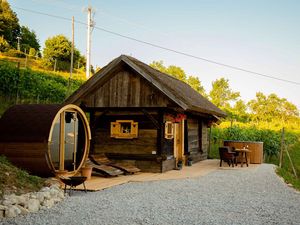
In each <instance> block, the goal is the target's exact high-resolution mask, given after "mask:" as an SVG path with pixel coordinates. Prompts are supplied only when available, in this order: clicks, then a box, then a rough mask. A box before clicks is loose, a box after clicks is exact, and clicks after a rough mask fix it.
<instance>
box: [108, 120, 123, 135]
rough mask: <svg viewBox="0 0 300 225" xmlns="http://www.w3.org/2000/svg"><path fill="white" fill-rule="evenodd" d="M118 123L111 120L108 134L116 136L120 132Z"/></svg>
mask: <svg viewBox="0 0 300 225" xmlns="http://www.w3.org/2000/svg"><path fill="white" fill-rule="evenodd" d="M120 129H121V126H120V123H118V122H111V123H110V136H111V137H117V136H118V135H119V134H120Z"/></svg>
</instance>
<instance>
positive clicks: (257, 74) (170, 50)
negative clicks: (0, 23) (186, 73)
mask: <svg viewBox="0 0 300 225" xmlns="http://www.w3.org/2000/svg"><path fill="white" fill-rule="evenodd" d="M15 8H16V9H20V10H23V11H27V12H31V13H35V14H39V15H45V16H49V17H53V18H57V19H62V20H66V21H71V19H69V18H66V17H63V16H57V15H52V14H48V13H43V12H38V11H35V10H31V9H25V8H20V7H15ZM75 22H76V23H78V24H81V25H87V23H84V22H81V21H78V20H75ZM94 29H97V30H101V31H103V32H106V33H110V34H113V35H115V36H119V37H122V38H125V39H128V40H132V41H135V42H139V43H142V44H145V45H149V46H152V47H155V48H159V49H163V50H165V51H169V52H173V53H176V54H179V55H184V56H187V57H190V58H194V59H198V60H201V61H205V62H208V63H212V64H215V65H219V66H223V67H227V68H230V69H234V70H239V71H242V72H246V73H251V74H253V75H256V76H260V77H266V78H269V79H273V80H278V81H283V82H287V83H291V84H296V85H300V82H296V81H292V80H287V79H283V78H280V77H276V76H271V75H267V74H264V73H259V72H255V71H252V70H248V69H243V68H241V67H237V66H232V65H229V64H225V63H221V62H217V61H214V60H211V59H206V58H203V57H199V56H195V55H192V54H189V53H185V52H181V51H178V50H174V49H171V48H167V47H164V46H161V45H157V44H153V43H151V42H147V41H143V40H140V39H137V38H134V37H130V36H127V35H124V34H120V33H118V32H115V31H111V30H107V29H105V28H102V27H97V26H94Z"/></svg>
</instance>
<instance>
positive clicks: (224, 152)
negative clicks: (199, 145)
mask: <svg viewBox="0 0 300 225" xmlns="http://www.w3.org/2000/svg"><path fill="white" fill-rule="evenodd" d="M219 154H220V159H231V158H232V156H233V153H232V152H231V151H230V148H229V147H228V146H223V147H219Z"/></svg>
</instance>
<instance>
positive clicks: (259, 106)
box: [248, 92, 299, 124]
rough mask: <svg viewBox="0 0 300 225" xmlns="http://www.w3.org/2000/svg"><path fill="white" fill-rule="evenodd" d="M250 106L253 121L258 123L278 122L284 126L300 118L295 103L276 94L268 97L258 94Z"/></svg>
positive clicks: (250, 102)
mask: <svg viewBox="0 0 300 225" xmlns="http://www.w3.org/2000/svg"><path fill="white" fill-rule="evenodd" d="M248 106H249V109H250V112H251V113H252V118H253V120H256V121H269V122H272V121H275V120H277V121H280V123H282V124H284V123H286V122H287V121H288V120H290V119H294V118H295V117H298V116H299V111H298V109H297V107H296V106H295V105H294V104H293V103H291V102H289V101H287V99H285V98H280V97H278V96H277V95H276V94H274V93H273V94H270V95H269V96H266V95H264V94H263V93H262V92H257V93H256V98H255V99H253V100H251V101H249V103H248Z"/></svg>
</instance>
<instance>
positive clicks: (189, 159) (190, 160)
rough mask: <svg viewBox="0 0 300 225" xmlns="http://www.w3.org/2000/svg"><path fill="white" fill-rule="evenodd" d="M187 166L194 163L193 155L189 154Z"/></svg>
mask: <svg viewBox="0 0 300 225" xmlns="http://www.w3.org/2000/svg"><path fill="white" fill-rule="evenodd" d="M186 162H187V166H192V165H193V159H192V157H191V156H189V157H188V158H187V161H186Z"/></svg>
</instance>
